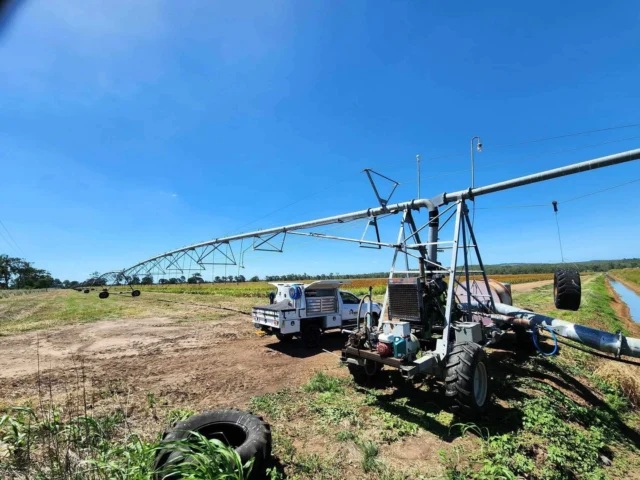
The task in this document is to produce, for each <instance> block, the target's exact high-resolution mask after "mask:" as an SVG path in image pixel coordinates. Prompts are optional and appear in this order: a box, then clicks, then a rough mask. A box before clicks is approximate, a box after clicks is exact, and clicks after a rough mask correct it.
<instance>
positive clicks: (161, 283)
mask: <svg viewBox="0 0 640 480" xmlns="http://www.w3.org/2000/svg"><path fill="white" fill-rule="evenodd" d="M158 283H159V284H160V285H164V284H166V283H169V280H167V279H166V278H161V279H160V280H158Z"/></svg>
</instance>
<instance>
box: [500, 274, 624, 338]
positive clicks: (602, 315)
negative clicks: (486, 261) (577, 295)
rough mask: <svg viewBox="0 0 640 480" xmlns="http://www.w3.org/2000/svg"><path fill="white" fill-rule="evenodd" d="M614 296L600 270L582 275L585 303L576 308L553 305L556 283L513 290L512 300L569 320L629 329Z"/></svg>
mask: <svg viewBox="0 0 640 480" xmlns="http://www.w3.org/2000/svg"><path fill="white" fill-rule="evenodd" d="M613 300H614V297H613V295H611V294H610V293H609V292H608V290H607V287H606V283H605V278H604V275H602V274H600V275H597V276H595V277H591V278H589V279H588V280H586V281H585V280H584V279H583V284H582V303H581V305H580V309H579V310H578V311H577V312H570V311H566V310H557V309H556V308H555V306H554V305H553V286H552V285H546V286H544V287H538V288H536V289H534V290H533V291H531V292H526V293H519V292H514V295H513V304H514V305H517V306H519V307H523V308H528V309H530V310H533V311H534V312H538V313H543V314H545V315H549V316H552V317H555V318H560V319H562V320H566V321H568V322H573V323H578V324H580V325H586V326H589V327H593V328H599V329H601V330H607V331H610V332H616V331H618V330H622V332H623V333H624V334H625V335H626V334H628V331H627V330H626V327H625V326H624V324H623V323H622V322H621V321H620V319H619V318H618V317H617V316H616V313H615V311H614V309H613V307H612V306H611V302H612V301H613Z"/></svg>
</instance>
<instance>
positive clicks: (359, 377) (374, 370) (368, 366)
mask: <svg viewBox="0 0 640 480" xmlns="http://www.w3.org/2000/svg"><path fill="white" fill-rule="evenodd" d="M347 368H348V369H349V373H350V374H351V376H352V377H353V381H354V382H355V383H356V384H357V385H360V386H362V387H370V386H371V385H373V384H374V383H375V381H376V379H377V378H378V377H379V376H380V372H381V371H382V364H381V363H378V362H374V361H371V360H365V361H364V365H363V366H360V365H354V364H353V363H347Z"/></svg>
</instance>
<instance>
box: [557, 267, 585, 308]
mask: <svg viewBox="0 0 640 480" xmlns="http://www.w3.org/2000/svg"><path fill="white" fill-rule="evenodd" d="M581 296H582V285H581V284H580V273H579V272H578V270H577V269H575V268H558V269H557V270H556V271H555V273H554V275H553V301H554V303H555V305H556V308H557V309H560V310H573V311H575V310H578V308H580V299H581Z"/></svg>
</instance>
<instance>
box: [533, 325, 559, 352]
mask: <svg viewBox="0 0 640 480" xmlns="http://www.w3.org/2000/svg"><path fill="white" fill-rule="evenodd" d="M540 327H542V328H544V329H545V330H546V331H548V332H549V333H550V334H551V338H553V350H551V352H543V351H542V348H540V345H539V344H538V334H537V332H536V331H535V330H534V331H533V332H532V335H531V336H532V337H533V344H534V345H535V347H536V350H538V351H539V352H540V353H541V354H542V355H544V356H545V357H551V356H553V355H555V354H556V353H558V338H557V337H556V332H554V331H553V329H552V328H551V327H550V326H549V325H544V324H543V325H540Z"/></svg>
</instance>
